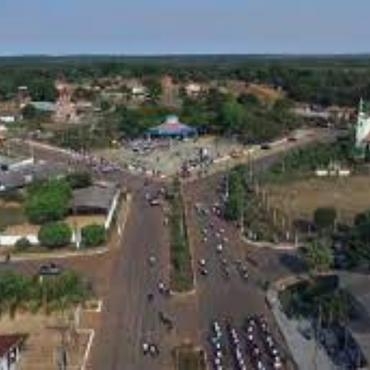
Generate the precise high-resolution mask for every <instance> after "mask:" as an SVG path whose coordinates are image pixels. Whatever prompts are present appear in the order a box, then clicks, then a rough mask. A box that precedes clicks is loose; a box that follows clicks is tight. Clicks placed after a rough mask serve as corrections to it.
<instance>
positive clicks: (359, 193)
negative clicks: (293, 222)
mask: <svg viewBox="0 0 370 370" xmlns="http://www.w3.org/2000/svg"><path fill="white" fill-rule="evenodd" d="M266 189H267V192H268V194H269V197H268V199H269V202H270V204H271V205H272V206H273V207H274V208H277V209H279V210H281V211H283V212H285V213H286V214H290V215H291V217H292V218H304V219H312V216H313V213H314V211H315V209H316V208H318V207H326V206H330V207H334V208H336V210H337V213H338V218H339V220H340V221H342V222H345V223H349V224H351V223H352V222H353V218H354V216H355V215H356V214H358V213H359V212H363V211H365V210H367V209H370V176H351V177H348V178H317V177H315V178H311V179H307V180H304V181H295V182H292V183H289V184H270V185H268V186H267V187H266Z"/></svg>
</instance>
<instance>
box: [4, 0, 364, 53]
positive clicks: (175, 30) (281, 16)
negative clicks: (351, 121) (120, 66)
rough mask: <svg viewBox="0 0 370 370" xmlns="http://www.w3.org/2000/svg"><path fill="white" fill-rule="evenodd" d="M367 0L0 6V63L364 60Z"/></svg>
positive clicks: (83, 1)
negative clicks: (351, 56)
mask: <svg viewBox="0 0 370 370" xmlns="http://www.w3.org/2000/svg"><path fill="white" fill-rule="evenodd" d="M369 14H370V1H369V0H0V55H9V54H11V55H13V54H85V53H111V54H176V53H186V54H187V53H198V54H199V53H200V54H206V53H240V54H244V53H247V54H249V53H324V54H327V53H369V52H370V22H369Z"/></svg>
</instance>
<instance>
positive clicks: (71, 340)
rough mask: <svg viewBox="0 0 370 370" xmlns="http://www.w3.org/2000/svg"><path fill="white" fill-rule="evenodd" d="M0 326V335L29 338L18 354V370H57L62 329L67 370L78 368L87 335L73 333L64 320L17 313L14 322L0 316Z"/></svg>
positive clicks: (4, 316)
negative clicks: (18, 335)
mask: <svg viewBox="0 0 370 370" xmlns="http://www.w3.org/2000/svg"><path fill="white" fill-rule="evenodd" d="M72 317H73V316H72ZM0 326H1V333H2V334H13V333H25V334H29V337H28V338H27V340H26V342H25V348H24V350H23V351H22V352H21V360H20V364H19V369H22V370H40V369H43V370H54V369H55V368H57V359H58V349H59V348H60V346H61V340H62V335H61V332H62V331H63V330H62V328H63V327H65V328H66V329H65V349H66V350H67V358H68V368H71V369H72V368H76V369H77V368H80V367H81V363H82V359H83V355H84V352H85V348H86V345H87V341H88V335H87V334H81V333H77V332H76V330H73V329H72V326H70V325H68V320H61V316H60V315H56V314H55V315H47V316H46V315H42V314H35V315H32V314H25V313H19V314H17V316H16V318H15V319H11V318H9V317H8V316H6V315H3V316H2V317H1V319H0ZM58 327H60V330H58Z"/></svg>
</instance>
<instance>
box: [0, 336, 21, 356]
mask: <svg viewBox="0 0 370 370" xmlns="http://www.w3.org/2000/svg"><path fill="white" fill-rule="evenodd" d="M26 338H27V335H26V334H9V335H0V357H3V356H5V355H6V354H7V353H8V352H9V351H10V350H11V349H12V348H14V347H15V346H19V345H21V344H22V343H23V342H24V340H25V339H26Z"/></svg>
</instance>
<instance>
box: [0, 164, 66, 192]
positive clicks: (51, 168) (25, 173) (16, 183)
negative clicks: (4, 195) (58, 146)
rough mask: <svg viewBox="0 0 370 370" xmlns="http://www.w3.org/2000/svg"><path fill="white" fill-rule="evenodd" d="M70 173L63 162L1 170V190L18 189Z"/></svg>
mask: <svg viewBox="0 0 370 370" xmlns="http://www.w3.org/2000/svg"><path fill="white" fill-rule="evenodd" d="M67 173H68V168H67V166H66V165H65V164H63V163H51V162H39V163H34V164H30V165H27V166H23V167H20V168H19V169H15V170H9V171H6V172H5V171H0V191H4V190H11V189H17V188H21V187H24V186H26V185H27V184H30V183H32V182H33V181H41V180H47V179H49V178H56V177H60V176H63V175H65V174H67Z"/></svg>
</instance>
